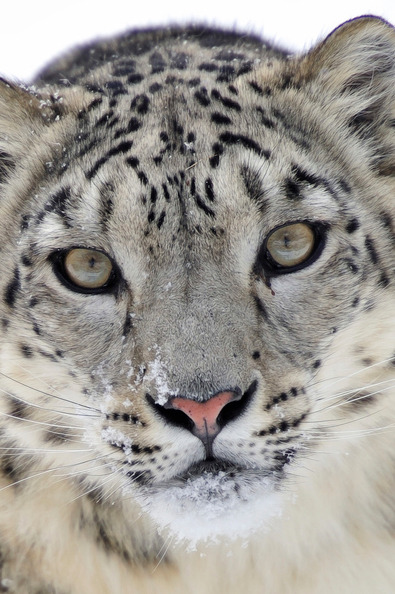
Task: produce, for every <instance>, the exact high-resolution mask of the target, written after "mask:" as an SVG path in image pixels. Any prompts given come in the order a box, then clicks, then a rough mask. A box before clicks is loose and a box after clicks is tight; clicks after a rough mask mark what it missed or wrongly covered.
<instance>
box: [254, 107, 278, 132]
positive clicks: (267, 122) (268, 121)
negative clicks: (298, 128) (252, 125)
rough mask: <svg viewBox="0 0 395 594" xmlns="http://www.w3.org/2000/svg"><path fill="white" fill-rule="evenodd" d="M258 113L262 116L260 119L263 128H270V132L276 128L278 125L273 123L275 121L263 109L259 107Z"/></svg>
mask: <svg viewBox="0 0 395 594" xmlns="http://www.w3.org/2000/svg"><path fill="white" fill-rule="evenodd" d="M256 110H257V112H258V113H259V115H260V119H261V124H262V125H263V126H265V128H268V129H269V130H270V129H272V128H275V127H276V124H275V123H274V122H273V120H271V119H270V118H269V117H268V116H267V115H266V113H265V111H264V109H263V108H262V107H257V108H256Z"/></svg>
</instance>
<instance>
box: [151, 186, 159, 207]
mask: <svg viewBox="0 0 395 594" xmlns="http://www.w3.org/2000/svg"><path fill="white" fill-rule="evenodd" d="M150 198H151V204H155V202H156V201H157V199H158V191H157V189H156V188H155V187H154V186H152V188H151V197H150Z"/></svg>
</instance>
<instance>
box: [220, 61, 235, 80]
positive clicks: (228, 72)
mask: <svg viewBox="0 0 395 594" xmlns="http://www.w3.org/2000/svg"><path fill="white" fill-rule="evenodd" d="M234 78H235V69H234V67H233V66H230V65H228V64H227V65H226V66H221V67H220V69H219V75H218V76H217V78H216V80H217V82H231V81H232V80H233V79H234Z"/></svg>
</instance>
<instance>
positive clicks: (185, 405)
mask: <svg viewBox="0 0 395 594" xmlns="http://www.w3.org/2000/svg"><path fill="white" fill-rule="evenodd" d="M240 397H241V396H240V394H235V393H234V392H220V393H219V394H216V395H215V396H213V397H212V398H209V400H206V401H205V402H196V401H195V400H190V399H189V398H177V397H176V398H171V399H170V400H169V402H168V403H167V404H166V408H173V409H176V410H180V411H182V412H183V413H184V414H185V415H187V416H188V417H189V418H190V419H191V420H192V422H193V424H194V426H193V429H192V433H193V434H194V435H196V437H199V438H200V439H201V440H202V441H203V442H204V443H211V442H212V441H213V439H214V438H215V437H216V435H218V433H219V432H220V431H221V428H222V427H221V426H220V424H219V423H218V417H219V415H220V413H221V411H222V409H223V408H224V407H225V406H226V405H227V404H229V403H230V402H233V401H235V400H240Z"/></svg>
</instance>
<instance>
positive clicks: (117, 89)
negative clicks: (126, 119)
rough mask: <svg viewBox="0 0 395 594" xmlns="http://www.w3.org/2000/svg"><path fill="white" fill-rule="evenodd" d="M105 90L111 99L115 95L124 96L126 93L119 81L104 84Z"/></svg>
mask: <svg viewBox="0 0 395 594" xmlns="http://www.w3.org/2000/svg"><path fill="white" fill-rule="evenodd" d="M104 86H105V88H106V89H108V90H109V91H110V93H111V95H112V96H113V97H116V96H117V95H126V94H127V91H126V89H125V87H124V86H123V84H122V82H121V81H120V80H111V81H108V82H106V83H105V85H104Z"/></svg>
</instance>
